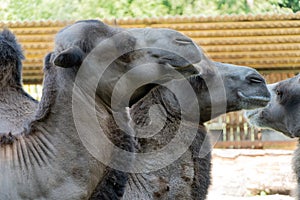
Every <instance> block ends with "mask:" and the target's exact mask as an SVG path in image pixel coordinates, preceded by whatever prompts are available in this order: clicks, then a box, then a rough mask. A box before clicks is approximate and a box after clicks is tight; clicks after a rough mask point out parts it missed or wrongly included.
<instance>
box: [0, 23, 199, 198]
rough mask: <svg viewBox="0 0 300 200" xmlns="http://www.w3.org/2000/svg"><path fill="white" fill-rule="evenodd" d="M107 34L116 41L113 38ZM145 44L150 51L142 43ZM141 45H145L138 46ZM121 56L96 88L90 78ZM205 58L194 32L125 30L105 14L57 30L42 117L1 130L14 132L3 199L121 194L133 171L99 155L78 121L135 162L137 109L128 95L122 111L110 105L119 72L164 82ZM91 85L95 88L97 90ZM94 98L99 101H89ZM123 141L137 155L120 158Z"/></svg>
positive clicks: (6, 148)
mask: <svg viewBox="0 0 300 200" xmlns="http://www.w3.org/2000/svg"><path fill="white" fill-rule="evenodd" d="M116 35H118V36H117V37H114V36H116ZM157 36H159V37H157ZM111 37H113V38H112V39H110V38H111ZM106 39H108V40H106ZM105 40H106V41H108V42H107V43H105ZM103 41H104V45H103V43H102V42H103ZM99 44H101V45H99ZM166 44H172V45H171V47H172V48H173V50H174V51H175V52H177V53H178V52H179V54H181V55H186V56H187V57H188V58H189V59H188V61H187V60H185V59H183V58H182V57H181V56H178V55H177V54H174V53H168V50H170V49H166V48H163V47H164V45H166ZM97 45H98V46H97ZM99 46H100V47H99ZM144 46H146V47H147V49H146V50H145V49H142V48H143V47H144ZM136 48H140V49H141V50H136V51H135V49H136ZM124 52H125V53H124ZM119 55H121V56H119ZM114 56H119V57H117V58H116V59H115V60H112V61H113V62H112V63H108V69H109V70H106V71H105V72H104V76H102V77H101V78H103V79H102V80H100V83H99V85H93V87H94V88H92V89H91V88H90V85H89V84H90V83H91V82H90V81H94V75H95V76H97V75H98V73H99V72H101V73H102V72H103V71H102V70H103V68H106V67H107V66H106V64H107V63H106V61H107V60H105V58H109V59H110V58H114ZM102 59H104V60H102ZM200 61H201V54H200V52H199V49H198V47H197V46H196V45H195V44H194V43H193V42H192V41H191V40H190V39H189V38H187V37H185V36H183V35H182V34H180V33H178V32H176V31H172V30H168V29H130V30H129V31H125V30H124V29H120V28H113V27H110V26H107V25H105V24H103V23H102V22H99V21H95V20H87V21H80V22H77V23H75V24H73V25H71V26H69V27H66V28H65V29H63V30H62V31H60V32H59V33H58V34H57V36H56V47H55V51H54V52H53V53H50V54H48V55H47V56H46V58H45V66H44V73H45V76H44V82H43V94H42V99H41V102H40V103H39V107H38V109H37V111H36V114H35V118H34V119H33V120H32V121H31V122H29V123H28V124H27V125H26V126H25V131H22V132H21V133H18V132H14V133H12V134H1V135H2V137H6V138H8V137H10V136H12V139H9V140H7V141H5V142H4V143H3V144H2V146H1V154H0V160H1V162H0V163H1V164H0V171H1V175H0V184H1V186H2V187H1V190H0V199H88V198H90V196H91V195H92V192H93V191H94V189H95V188H96V186H97V188H96V189H97V192H96V193H94V194H93V195H92V196H93V197H95V198H99V199H118V198H120V197H121V196H122V194H123V191H124V186H125V184H126V181H127V173H126V172H123V171H120V170H116V169H113V168H110V167H108V166H105V165H104V164H103V163H101V162H100V161H99V160H97V159H96V158H95V157H94V156H93V155H92V154H91V152H90V151H89V150H90V149H88V147H87V146H85V145H84V143H85V142H87V143H89V142H93V141H87V139H88V138H82V135H80V133H78V132H79V131H78V128H80V127H78V126H77V124H76V123H81V125H82V124H85V125H84V126H83V127H81V128H83V129H84V131H85V134H86V135H93V134H96V136H98V137H99V138H97V137H95V138H94V140H96V141H98V142H100V144H102V145H103V146H100V147H99V149H97V150H98V151H97V152H98V154H99V155H100V156H103V157H104V158H105V159H106V160H105V161H108V164H111V166H117V165H118V164H121V165H123V166H125V168H126V165H127V167H128V169H130V166H131V165H130V163H131V161H132V159H133V154H132V153H130V152H131V151H132V150H133V149H132V147H133V144H132V137H131V135H133V131H132V129H131V127H130V125H129V123H130V116H128V114H126V109H125V107H124V106H125V105H126V104H127V102H125V103H124V102H122V101H116V105H115V107H114V108H115V109H114V110H112V109H111V106H112V105H111V104H110V99H111V94H112V93H113V91H112V90H113V89H114V88H113V86H114V85H116V79H118V78H120V77H121V74H123V73H124V72H127V71H130V72H132V73H129V75H131V76H130V77H129V78H127V82H126V81H125V83H127V85H129V86H130V85H134V83H132V82H131V81H142V80H143V79H144V78H146V77H147V78H148V79H147V80H148V81H157V82H158V83H164V82H166V81H169V80H171V79H174V78H182V76H179V75H178V74H177V73H174V71H179V72H182V73H183V74H184V75H185V76H189V75H192V74H195V73H198V68H196V67H195V65H197V64H198V62H200ZM145 62H150V63H151V65H149V66H147V67H148V69H149V71H144V70H139V69H136V70H132V69H133V68H135V67H136V66H137V65H139V64H140V63H145ZM53 63H54V64H55V65H56V66H55V65H54V64H53ZM58 66H60V67H58ZM152 67H153V68H152ZM131 70H132V71H131ZM141 72H144V73H141ZM78 77H79V78H78ZM134 78H136V79H134ZM85 81H86V82H85ZM80 84H82V85H80ZM125 85H126V84H125ZM118 89H119V88H117V90H118ZM123 89H124V88H123ZM125 89H126V88H125ZM129 89H130V88H129ZM148 89H149V88H140V90H139V91H138V93H136V94H135V95H134V96H133V99H134V101H133V102H132V103H134V102H135V101H138V100H139V99H140V98H141V97H143V96H144V95H145V94H146V93H147V90H148ZM91 90H94V91H95V93H93V94H92V93H90V92H91ZM94 91H92V92H94ZM123 93H124V92H123V91H122V90H118V91H117V92H116V94H117V97H118V95H121V97H123V96H124V94H123ZM125 97H126V95H125ZM82 99H83V100H86V101H84V102H86V104H85V105H83V106H84V107H76V108H74V106H73V104H74V103H78V102H80V101H81V100H82ZM91 100H92V101H94V102H95V104H89V103H90V102H91ZM91 105H93V106H91ZM74 109H75V111H74ZM76 110H77V111H79V112H80V113H81V116H80V117H79V118H76V117H77V116H75V117H74V112H76ZM89 110H93V111H95V113H96V114H95V115H96V121H97V122H98V126H99V125H100V127H101V129H102V130H103V132H104V134H105V136H106V137H107V138H109V139H110V140H111V141H112V142H113V143H114V144H115V146H113V147H112V146H110V145H108V144H106V143H103V142H102V143H101V141H106V140H105V138H104V137H102V136H103V135H101V134H100V135H97V133H98V132H99V131H98V130H96V129H94V126H92V125H91V124H90V123H89V121H88V120H89V119H90V118H89V116H87V115H86V114H85V113H86V112H89ZM112 113H117V114H118V113H121V119H123V122H124V121H125V123H124V124H123V125H122V126H121V127H118V126H117V124H116V123H115V120H114V119H113V116H112ZM85 117H86V118H85ZM91 146H92V147H94V146H93V145H91ZM115 147H119V148H121V149H123V150H125V151H127V152H129V154H125V155H126V156H123V157H120V156H118V155H117V154H116V152H115V149H116V148H115ZM105 164H106V163H105Z"/></svg>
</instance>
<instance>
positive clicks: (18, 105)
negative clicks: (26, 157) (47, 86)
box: [0, 29, 37, 143]
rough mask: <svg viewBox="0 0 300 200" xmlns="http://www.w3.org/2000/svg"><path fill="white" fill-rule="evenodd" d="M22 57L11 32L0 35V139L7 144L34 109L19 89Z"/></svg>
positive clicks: (0, 33)
mask: <svg viewBox="0 0 300 200" xmlns="http://www.w3.org/2000/svg"><path fill="white" fill-rule="evenodd" d="M23 59H24V55H23V52H22V49H21V46H20V45H19V44H18V42H17V40H16V38H15V36H14V35H13V33H12V32H10V31H9V30H7V29H4V30H3V31H2V32H0V137H1V139H0V140H1V143H10V142H11V140H13V139H14V136H13V135H12V134H10V135H5V133H9V132H10V133H16V132H20V131H21V130H22V129H23V125H24V123H25V122H27V121H29V120H30V118H31V117H32V116H33V115H34V111H35V110H36V108H37V101H36V100H34V99H33V98H32V97H31V96H30V95H29V94H28V93H26V92H25V91H24V90H23V88H22V60H23Z"/></svg>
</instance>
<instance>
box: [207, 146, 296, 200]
mask: <svg viewBox="0 0 300 200" xmlns="http://www.w3.org/2000/svg"><path fill="white" fill-rule="evenodd" d="M212 157H213V159H212V164H213V167H212V184H211V186H210V189H209V193H208V198H207V200H295V199H296V198H295V197H292V195H293V194H295V188H296V185H297V182H296V179H295V175H294V172H293V170H292V157H293V151H290V150H251V149H240V150H237V149H231V150H230V149H227V150H225V149H214V150H213V151H212ZM261 192H265V193H268V192H269V194H277V195H265V196H255V195H257V194H260V193H261ZM278 194H290V195H291V196H289V195H278Z"/></svg>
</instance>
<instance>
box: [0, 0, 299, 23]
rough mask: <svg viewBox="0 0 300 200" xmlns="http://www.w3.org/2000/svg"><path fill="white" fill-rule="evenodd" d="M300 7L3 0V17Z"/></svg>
mask: <svg viewBox="0 0 300 200" xmlns="http://www.w3.org/2000/svg"><path fill="white" fill-rule="evenodd" d="M1 1H3V2H1ZM299 9H300V3H299V0H265V1H254V0H146V1H145V0H113V1H109V0H64V1H60V0H0V16H1V20H41V19H52V20H56V19H57V20H69V19H72V20H78V19H86V18H124V17H158V16H170V15H171V16H174V15H185V16H191V15H220V14H248V13H253V14H258V13H266V12H273V13H280V12H281V13H283V12H296V11H298V10H299Z"/></svg>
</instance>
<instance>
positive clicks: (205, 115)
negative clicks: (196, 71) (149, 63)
mask: <svg viewBox="0 0 300 200" xmlns="http://www.w3.org/2000/svg"><path fill="white" fill-rule="evenodd" d="M214 65H215V66H216V68H215V71H214V73H206V75H201V74H200V75H197V76H194V77H191V78H190V80H189V81H190V84H191V85H192V87H193V88H194V90H195V93H196V95H197V97H198V98H197V100H198V104H199V108H200V118H201V122H206V121H208V120H210V119H212V118H214V117H217V116H219V115H221V114H223V113H227V112H232V111H237V110H241V109H254V108H258V107H262V106H266V105H267V103H268V102H269V100H270V94H269V92H268V89H267V86H266V82H265V80H264V78H263V77H262V76H261V75H260V74H259V73H258V72H257V71H256V70H255V69H252V68H249V67H243V66H236V65H231V64H225V63H219V62H214Z"/></svg>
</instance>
